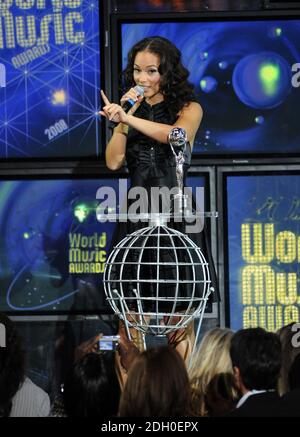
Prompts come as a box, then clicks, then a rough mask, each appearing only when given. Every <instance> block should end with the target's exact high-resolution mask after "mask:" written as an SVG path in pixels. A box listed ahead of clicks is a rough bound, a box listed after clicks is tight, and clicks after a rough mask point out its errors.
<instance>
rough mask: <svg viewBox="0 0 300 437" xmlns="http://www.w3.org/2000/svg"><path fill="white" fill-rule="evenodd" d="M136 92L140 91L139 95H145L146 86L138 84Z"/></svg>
mask: <svg viewBox="0 0 300 437" xmlns="http://www.w3.org/2000/svg"><path fill="white" fill-rule="evenodd" d="M135 90H136V92H137V93H138V95H139V96H143V95H144V88H143V87H142V86H140V85H137V86H136V87H135Z"/></svg>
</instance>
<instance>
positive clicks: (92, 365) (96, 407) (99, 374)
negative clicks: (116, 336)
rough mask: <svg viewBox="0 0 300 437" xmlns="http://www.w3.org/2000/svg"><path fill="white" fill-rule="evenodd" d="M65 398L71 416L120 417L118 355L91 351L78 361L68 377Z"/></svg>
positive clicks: (65, 404) (67, 411)
mask: <svg viewBox="0 0 300 437" xmlns="http://www.w3.org/2000/svg"><path fill="white" fill-rule="evenodd" d="M63 400H64V408H65V412H66V415H67V416H68V417H104V416H106V417H109V416H116V415H117V413H118V406H119V401H120V386H119V382H118V378H117V375H116V372H115V365H114V354H113V353H111V352H104V353H96V352H91V353H88V354H87V355H85V356H83V357H82V358H81V359H80V360H78V361H76V362H75V363H74V365H73V367H72V370H71V372H69V374H68V375H67V377H66V380H65V383H64V392H63Z"/></svg>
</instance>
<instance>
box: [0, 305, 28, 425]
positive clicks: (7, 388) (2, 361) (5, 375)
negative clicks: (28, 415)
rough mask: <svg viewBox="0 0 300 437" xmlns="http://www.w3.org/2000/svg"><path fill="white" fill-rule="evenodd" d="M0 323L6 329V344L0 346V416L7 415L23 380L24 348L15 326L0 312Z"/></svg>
mask: <svg viewBox="0 0 300 437" xmlns="http://www.w3.org/2000/svg"><path fill="white" fill-rule="evenodd" d="M0 323H1V324H2V325H4V326H5V331H6V346H5V347H0V417H8V416H9V415H10V412H11V408H12V399H13V397H14V395H15V394H16V393H17V391H18V389H19V388H20V386H21V384H22V383H23V381H24V377H25V350H24V349H23V342H22V338H21V336H20V334H19V332H18V330H17V328H16V327H15V325H14V323H13V322H12V321H11V320H10V319H9V318H8V317H6V316H5V314H2V313H0Z"/></svg>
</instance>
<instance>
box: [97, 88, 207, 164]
mask: <svg viewBox="0 0 300 437" xmlns="http://www.w3.org/2000/svg"><path fill="white" fill-rule="evenodd" d="M101 95H102V98H103V100H104V103H105V106H104V107H103V110H102V111H100V114H101V115H103V116H105V117H106V118H108V119H109V120H112V121H115V122H117V123H119V124H118V126H117V127H116V128H115V129H114V134H113V136H112V138H111V140H110V141H109V143H108V145H107V147H106V164H107V166H108V167H109V168H110V169H111V170H117V169H118V168H120V167H121V166H122V165H123V163H124V160H125V152H126V141H127V132H128V127H129V126H130V127H132V128H134V129H136V130H138V131H139V132H141V133H143V134H144V135H146V136H148V137H150V138H152V139H154V140H156V141H158V142H160V143H163V144H167V143H168V135H169V133H170V131H171V130H172V128H173V127H175V126H177V127H181V128H183V129H185V130H186V132H187V137H188V141H189V142H190V144H191V147H192V146H193V142H194V139H195V135H196V132H197V130H198V128H199V126H200V123H201V119H202V115H203V111H202V108H201V106H200V105H199V104H198V103H196V102H190V103H189V104H188V105H187V106H185V107H184V108H183V109H182V110H181V112H180V115H179V118H178V119H177V121H176V123H174V125H168V124H163V123H157V122H154V121H149V120H144V119H142V118H138V117H135V116H134V115H133V113H134V111H135V110H136V105H134V107H133V108H132V111H129V112H128V113H127V114H126V113H125V112H124V110H123V109H122V107H121V106H120V105H117V104H115V103H110V102H109V100H108V99H107V97H106V96H105V94H104V93H103V92H101ZM137 104H139V102H138V103H137Z"/></svg>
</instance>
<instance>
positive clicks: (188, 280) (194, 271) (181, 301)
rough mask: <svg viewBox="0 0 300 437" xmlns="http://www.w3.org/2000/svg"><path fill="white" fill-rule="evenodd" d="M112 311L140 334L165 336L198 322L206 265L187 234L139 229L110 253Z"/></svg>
mask: <svg viewBox="0 0 300 437" xmlns="http://www.w3.org/2000/svg"><path fill="white" fill-rule="evenodd" d="M103 283H104V290H105V294H106V298H107V300H108V302H109V304H110V305H111V307H112V309H113V311H114V312H115V314H116V315H118V316H119V318H120V319H122V320H123V321H124V322H125V326H126V329H127V332H128V328H129V327H132V328H135V329H136V330H138V331H141V332H142V333H143V334H146V333H147V334H152V335H155V336H165V335H166V334H168V333H170V332H172V331H175V330H177V329H179V328H185V327H187V325H188V324H189V323H190V322H191V320H193V319H194V318H198V319H199V328H200V325H201V322H202V318H203V314H204V310H205V306H206V302H207V299H208V297H209V294H210V291H211V287H210V284H211V280H210V271H209V266H208V263H207V261H206V259H205V257H204V255H203V253H202V251H201V249H200V248H199V247H198V246H197V245H196V244H195V243H194V242H193V241H192V240H191V239H190V238H189V237H188V236H187V235H185V234H183V233H181V232H180V231H178V230H176V229H173V228H169V227H167V226H161V225H159V226H151V227H146V228H142V229H139V230H138V231H136V232H134V233H132V234H130V235H128V236H126V237H125V238H124V239H123V240H121V241H120V242H119V243H118V244H117V245H116V246H115V247H114V249H113V251H112V252H111V253H110V255H109V257H108V260H107V262H106V266H105V271H104V276H103Z"/></svg>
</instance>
